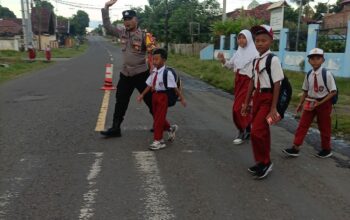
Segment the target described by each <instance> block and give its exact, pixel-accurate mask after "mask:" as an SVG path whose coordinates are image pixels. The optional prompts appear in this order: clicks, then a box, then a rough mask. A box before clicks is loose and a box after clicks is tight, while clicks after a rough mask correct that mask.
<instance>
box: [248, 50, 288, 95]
mask: <svg viewBox="0 0 350 220" xmlns="http://www.w3.org/2000/svg"><path fill="white" fill-rule="evenodd" d="M270 53H271V51H270V50H268V51H266V52H265V53H264V54H262V55H261V56H258V57H257V58H256V59H255V64H254V65H255V66H254V68H253V65H251V68H253V72H254V76H253V77H254V87H255V88H257V86H258V78H259V81H260V88H261V89H262V88H272V87H273V85H271V83H270V78H269V75H268V73H267V71H266V59H267V56H268V55H269V54H270ZM258 60H260V62H259V63H258ZM258 64H259V70H260V74H259V73H258V72H257V71H256V66H257V65H258ZM271 78H272V82H273V83H275V82H277V81H281V80H283V78H284V74H283V69H282V66H281V63H280V60H279V59H278V57H277V56H274V57H273V58H272V60H271Z"/></svg>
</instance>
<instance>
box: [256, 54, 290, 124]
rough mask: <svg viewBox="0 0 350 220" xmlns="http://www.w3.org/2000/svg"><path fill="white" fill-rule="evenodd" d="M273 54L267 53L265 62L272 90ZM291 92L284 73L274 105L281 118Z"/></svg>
mask: <svg viewBox="0 0 350 220" xmlns="http://www.w3.org/2000/svg"><path fill="white" fill-rule="evenodd" d="M274 56H275V54H273V53H270V54H269V55H267V58H266V64H265V68H266V72H267V75H268V76H269V79H270V84H271V87H272V90H273V81H272V77H271V62H272V58H273V57H274ZM253 66H255V60H254V61H253ZM292 92H293V90H292V86H291V84H290V82H289V80H288V77H287V76H285V75H284V78H283V80H282V82H281V87H280V94H279V96H278V100H277V106H276V108H277V112H278V113H279V114H280V116H281V118H284V113H285V112H286V110H287V108H288V105H289V102H290V100H291V98H292Z"/></svg>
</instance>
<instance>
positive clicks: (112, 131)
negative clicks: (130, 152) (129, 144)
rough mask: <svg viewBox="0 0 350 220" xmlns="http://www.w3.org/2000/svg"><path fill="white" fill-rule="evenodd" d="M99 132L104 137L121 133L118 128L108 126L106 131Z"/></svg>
mask: <svg viewBox="0 0 350 220" xmlns="http://www.w3.org/2000/svg"><path fill="white" fill-rule="evenodd" d="M100 134H102V135H103V136H105V137H107V138H108V137H121V136H122V134H121V132H120V128H109V129H108V130H107V131H101V132H100Z"/></svg>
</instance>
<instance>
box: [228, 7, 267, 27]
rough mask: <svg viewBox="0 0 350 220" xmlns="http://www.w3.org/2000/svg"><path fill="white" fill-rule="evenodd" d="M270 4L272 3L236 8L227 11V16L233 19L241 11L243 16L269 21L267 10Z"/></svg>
mask: <svg viewBox="0 0 350 220" xmlns="http://www.w3.org/2000/svg"><path fill="white" fill-rule="evenodd" d="M270 5H272V3H265V4H261V5H259V6H257V7H255V8H253V9H251V10H242V9H236V10H234V11H232V12H229V13H227V17H228V18H231V19H235V18H237V17H239V16H240V15H241V14H242V13H243V15H245V16H248V17H254V18H257V19H261V20H264V21H265V22H270V11H268V10H267V8H268V7H270Z"/></svg>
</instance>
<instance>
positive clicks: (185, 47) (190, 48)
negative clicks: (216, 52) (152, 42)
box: [160, 43, 208, 55]
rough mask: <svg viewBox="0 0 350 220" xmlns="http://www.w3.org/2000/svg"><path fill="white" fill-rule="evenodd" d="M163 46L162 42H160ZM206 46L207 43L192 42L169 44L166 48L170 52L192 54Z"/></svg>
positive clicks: (197, 52)
mask: <svg viewBox="0 0 350 220" xmlns="http://www.w3.org/2000/svg"><path fill="white" fill-rule="evenodd" d="M160 46H161V47H164V43H161V44H160ZM206 46H208V43H194V44H169V45H168V50H169V51H170V52H171V53H176V54H183V55H194V54H199V53H200V51H201V50H202V49H203V48H205V47H206Z"/></svg>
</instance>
